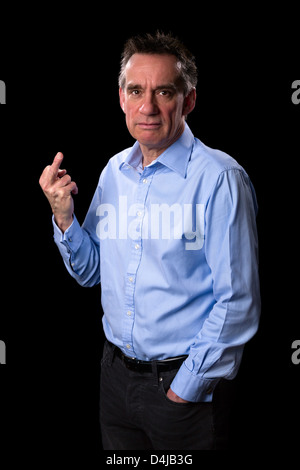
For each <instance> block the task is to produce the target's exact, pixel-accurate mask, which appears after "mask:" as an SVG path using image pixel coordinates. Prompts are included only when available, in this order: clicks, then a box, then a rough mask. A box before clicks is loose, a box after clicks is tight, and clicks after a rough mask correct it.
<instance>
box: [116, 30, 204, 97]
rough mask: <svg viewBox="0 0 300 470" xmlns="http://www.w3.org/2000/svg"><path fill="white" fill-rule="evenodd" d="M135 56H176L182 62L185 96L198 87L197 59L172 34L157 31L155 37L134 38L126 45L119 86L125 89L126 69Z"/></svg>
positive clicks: (181, 79) (182, 80) (181, 78)
mask: <svg viewBox="0 0 300 470" xmlns="http://www.w3.org/2000/svg"><path fill="white" fill-rule="evenodd" d="M133 54H161V55H163V54H168V55H174V56H175V57H176V58H177V60H178V61H179V62H180V64H181V67H180V72H179V81H180V85H181V87H182V90H183V93H184V95H185V96H186V95H188V94H189V93H190V92H191V90H192V89H193V88H196V85H197V78H198V73H197V66H196V63H195V58H194V56H193V55H192V54H191V52H190V51H189V50H188V49H187V48H186V47H185V46H184V45H183V44H182V42H181V41H180V40H179V39H177V38H176V37H174V36H173V35H172V34H164V33H161V32H159V31H157V32H156V33H155V34H154V35H152V34H149V33H147V34H145V35H144V36H134V37H132V38H130V39H128V40H127V41H126V43H125V46H124V50H123V53H122V56H121V70H120V74H119V86H120V87H121V88H122V89H123V90H124V88H125V67H126V64H127V62H128V61H129V59H130V58H131V57H132V56H133Z"/></svg>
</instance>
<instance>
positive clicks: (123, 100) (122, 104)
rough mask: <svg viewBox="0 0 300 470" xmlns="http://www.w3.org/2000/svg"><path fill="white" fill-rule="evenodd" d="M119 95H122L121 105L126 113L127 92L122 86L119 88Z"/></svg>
mask: <svg viewBox="0 0 300 470" xmlns="http://www.w3.org/2000/svg"><path fill="white" fill-rule="evenodd" d="M119 97H120V106H121V108H122V110H123V111H124V113H125V93H124V90H123V89H122V88H121V87H120V88H119Z"/></svg>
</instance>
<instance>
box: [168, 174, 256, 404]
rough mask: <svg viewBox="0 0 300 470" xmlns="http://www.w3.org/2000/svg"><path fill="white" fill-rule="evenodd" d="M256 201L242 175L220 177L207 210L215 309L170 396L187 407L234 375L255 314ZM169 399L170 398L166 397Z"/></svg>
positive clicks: (207, 397)
mask: <svg viewBox="0 0 300 470" xmlns="http://www.w3.org/2000/svg"><path fill="white" fill-rule="evenodd" d="M255 212H256V200H255V196H254V190H253V188H252V186H251V183H250V181H249V179H248V177H247V175H246V174H245V173H244V172H242V171H240V170H235V169H233V170H228V171H224V172H223V173H222V174H221V175H220V176H219V179H218V182H217V184H216V186H215V188H214V190H213V191H212V193H211V197H210V200H209V202H208V205H207V209H206V239H205V246H204V249H205V253H206V260H207V263H208V265H209V267H210V269H211V273H212V282H213V292H214V297H215V300H216V302H215V304H214V307H213V309H212V310H211V312H210V314H209V316H208V318H207V319H206V320H205V321H204V323H203V325H202V328H201V330H200V331H199V333H198V335H197V336H196V337H195V338H194V342H193V344H192V345H191V349H190V354H189V356H188V358H187V359H186V361H185V362H184V363H183V365H182V366H181V368H180V369H179V371H178V373H177V375H176V377H175V379H174V381H173V383H172V384H171V390H172V391H173V392H174V393H175V394H176V395H178V396H179V397H181V398H182V399H185V400H188V401H210V400H211V399H212V394H213V389H214V387H215V385H216V384H217V382H218V381H219V379H220V378H222V377H224V378H233V377H234V376H235V375H236V374H237V371H238V368H239V364H240V361H241V358H242V352H243V347H244V345H245V343H246V342H247V341H248V340H249V339H250V338H251V337H252V336H253V335H254V334H255V333H256V331H257V327H258V322H259V314H260V293H259V279H258V261H257V233H256V221H255V215H256V214H255ZM170 398H171V397H170Z"/></svg>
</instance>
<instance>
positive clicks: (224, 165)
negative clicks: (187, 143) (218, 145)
mask: <svg viewBox="0 0 300 470" xmlns="http://www.w3.org/2000/svg"><path fill="white" fill-rule="evenodd" d="M192 158H194V160H195V162H196V163H197V165H199V166H201V167H202V168H203V169H205V170H206V171H209V172H211V173H212V174H214V175H216V176H219V175H220V173H222V172H224V171H227V170H241V171H245V170H244V169H243V167H242V166H241V165H240V164H239V163H238V162H237V161H236V160H235V159H234V158H233V157H231V156H230V155H229V154H228V153H226V152H223V151H222V150H218V149H214V148H211V147H208V146H207V145H205V144H204V143H203V142H201V141H200V140H199V139H197V138H195V145H194V151H193V155H192Z"/></svg>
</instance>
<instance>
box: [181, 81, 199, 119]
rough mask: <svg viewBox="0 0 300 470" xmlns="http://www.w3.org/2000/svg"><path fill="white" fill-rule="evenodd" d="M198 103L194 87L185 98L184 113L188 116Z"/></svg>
mask: <svg viewBox="0 0 300 470" xmlns="http://www.w3.org/2000/svg"><path fill="white" fill-rule="evenodd" d="M195 104H196V89H195V88H193V89H192V90H191V91H190V92H189V94H188V95H186V97H185V98H184V102H183V108H182V115H183V116H187V115H188V114H190V112H191V111H193V109H194V107H195Z"/></svg>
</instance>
